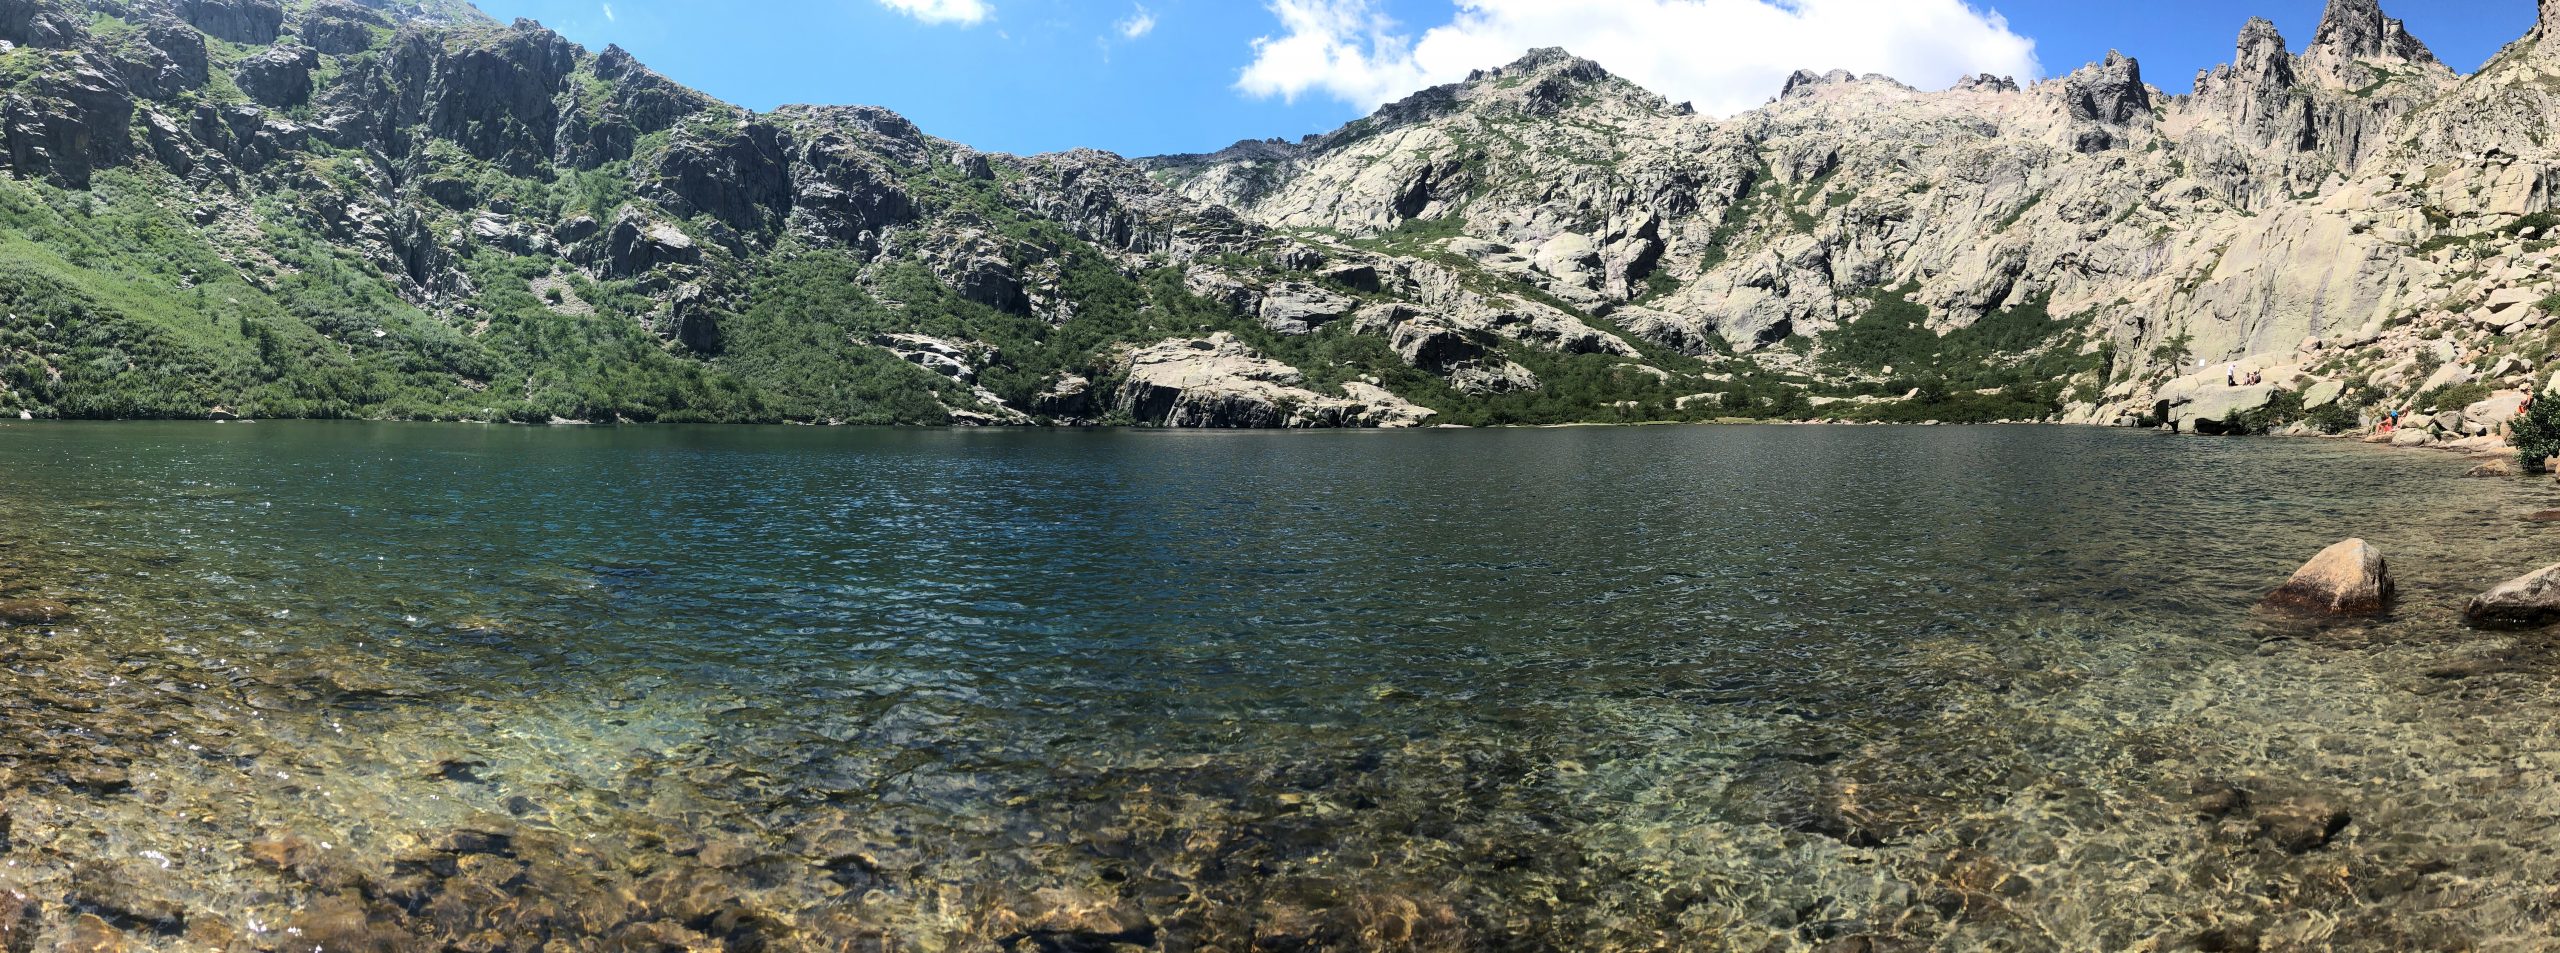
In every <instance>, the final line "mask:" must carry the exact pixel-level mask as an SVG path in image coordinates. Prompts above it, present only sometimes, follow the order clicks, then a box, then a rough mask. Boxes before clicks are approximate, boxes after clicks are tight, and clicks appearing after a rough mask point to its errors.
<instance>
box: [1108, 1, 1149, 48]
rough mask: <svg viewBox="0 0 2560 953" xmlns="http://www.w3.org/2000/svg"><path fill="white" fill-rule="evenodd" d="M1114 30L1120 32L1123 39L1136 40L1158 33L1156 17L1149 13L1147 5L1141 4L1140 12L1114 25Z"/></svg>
mask: <svg viewBox="0 0 2560 953" xmlns="http://www.w3.org/2000/svg"><path fill="white" fill-rule="evenodd" d="M1112 29H1114V30H1118V31H1120V38H1121V39H1124V40H1135V39H1138V38H1140V37H1144V36H1146V35H1147V34H1149V33H1153V32H1155V31H1156V15H1155V13H1154V12H1152V11H1149V10H1148V9H1147V8H1146V5H1145V4H1140V5H1138V12H1136V13H1132V14H1130V15H1129V18H1128V19H1126V20H1122V21H1120V22H1119V23H1117V24H1113V25H1112Z"/></svg>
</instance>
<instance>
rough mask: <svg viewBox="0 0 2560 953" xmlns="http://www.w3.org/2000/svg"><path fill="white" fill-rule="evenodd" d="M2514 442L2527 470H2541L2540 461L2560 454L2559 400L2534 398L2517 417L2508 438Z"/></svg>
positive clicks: (2517, 453)
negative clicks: (2521, 414)
mask: <svg viewBox="0 0 2560 953" xmlns="http://www.w3.org/2000/svg"><path fill="white" fill-rule="evenodd" d="M2507 439H2508V440H2509V441H2510V442H2512V443H2514V444H2515V447H2516V456H2518V457H2520V458H2522V461H2523V463H2524V468H2525V470H2526V472H2530V473H2540V472H2542V463H2543V461H2545V460H2549V459H2551V458H2552V457H2560V400H2550V399H2547V398H2535V399H2534V402H2533V406H2532V407H2530V408H2527V409H2526V410H2525V412H2524V416H2521V417H2518V418H2516V420H2515V423H2514V425H2513V428H2512V432H2511V433H2510V434H2509V435H2508V438H2507Z"/></svg>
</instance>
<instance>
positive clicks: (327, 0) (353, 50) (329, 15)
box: [296, 0, 391, 56]
mask: <svg viewBox="0 0 2560 953" xmlns="http://www.w3.org/2000/svg"><path fill="white" fill-rule="evenodd" d="M390 26H391V18H389V17H386V16H384V15H382V14H381V13H378V12H375V11H373V10H370V9H367V8H365V7H363V6H361V5H358V4H355V3H350V2H347V0H321V2H318V3H314V4H312V5H311V7H310V9H308V10H306V11H304V13H303V15H302V21H301V23H300V24H299V25H298V26H297V27H296V32H297V33H298V34H299V35H300V36H301V37H302V42H303V43H304V44H305V45H308V46H310V47H311V48H312V49H314V50H318V51H320V52H321V53H322V54H325V55H328V56H352V55H354V54H357V53H362V52H364V51H366V50H370V49H372V48H373V44H374V31H375V30H378V29H385V28H388V27H390Z"/></svg>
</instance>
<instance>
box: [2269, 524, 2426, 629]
mask: <svg viewBox="0 0 2560 953" xmlns="http://www.w3.org/2000/svg"><path fill="white" fill-rule="evenodd" d="M2398 591H2399V585H2398V584H2397V583H2394V582H2393V581H2392V580H2391V566H2390V564H2389V563H2388V562H2386V561H2384V560H2383V558H2382V551H2381V550H2378V549H2375V548H2373V545H2372V544H2370V543H2367V542H2365V541H2364V540H2361V539H2350V540H2347V541H2346V542H2343V543H2339V544H2338V545H2335V546H2331V547H2329V548H2328V549H2326V550H2323V551H2321V553H2320V555H2318V556H2315V557H2312V560H2311V562H2310V563H2309V564H2307V565H2304V566H2303V567H2302V570H2301V571H2300V572H2296V573H2294V574H2293V578H2292V579H2291V580H2290V581H2287V582H2286V583H2285V584H2284V585H2283V586H2280V587H2278V588H2277V589H2276V591H2275V592H2272V593H2269V594H2268V595H2267V598H2266V605H2268V606H2270V607H2273V608H2278V609H2291V610H2295V611H2299V612H2313V613H2319V614H2322V615H2370V614H2372V613H2376V612H2380V611H2382V610H2384V609H2387V608H2390V606H2391V597H2392V596H2393V595H2394V594H2396V593H2397V592H2398Z"/></svg>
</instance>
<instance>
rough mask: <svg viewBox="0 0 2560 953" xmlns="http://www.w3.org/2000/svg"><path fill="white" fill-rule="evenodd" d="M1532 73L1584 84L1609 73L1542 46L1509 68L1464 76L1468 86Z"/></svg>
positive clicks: (1559, 48)
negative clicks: (1551, 74) (1551, 75)
mask: <svg viewBox="0 0 2560 953" xmlns="http://www.w3.org/2000/svg"><path fill="white" fill-rule="evenodd" d="M1531 73H1553V74H1554V75H1556V76H1560V77H1563V78H1565V79H1570V80H1579V81H1581V82H1585V83H1599V82H1605V81H1607V80H1608V79H1609V71H1608V70H1607V69H1604V68H1602V67H1601V65H1600V64H1598V63H1595V62H1592V61H1590V60H1586V59H1583V58H1582V57H1579V56H1575V55H1573V54H1572V53H1570V52H1567V51H1566V50H1565V49H1564V48H1563V47H1558V46H1545V47H1539V48H1537V49H1534V50H1530V51H1529V52H1528V54H1527V55H1525V56H1522V57H1520V58H1519V59H1517V60H1513V61H1512V62H1511V65H1509V66H1504V67H1501V68H1499V69H1494V70H1477V71H1475V72H1474V73H1471V74H1469V75H1468V76H1467V82H1470V83H1481V82H1484V81H1485V80H1489V79H1502V78H1504V77H1511V76H1523V75H1528V74H1531Z"/></svg>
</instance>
